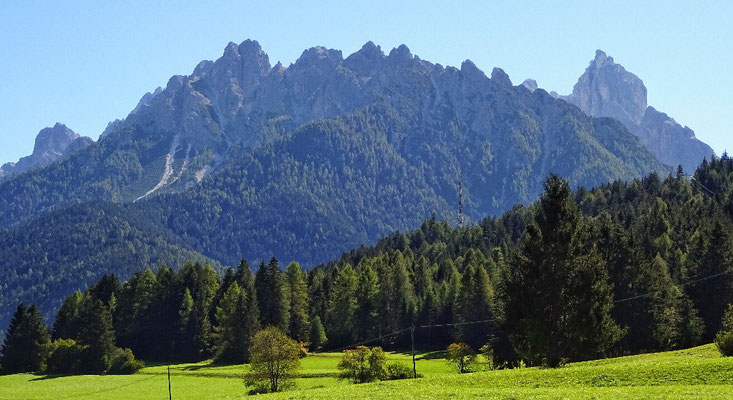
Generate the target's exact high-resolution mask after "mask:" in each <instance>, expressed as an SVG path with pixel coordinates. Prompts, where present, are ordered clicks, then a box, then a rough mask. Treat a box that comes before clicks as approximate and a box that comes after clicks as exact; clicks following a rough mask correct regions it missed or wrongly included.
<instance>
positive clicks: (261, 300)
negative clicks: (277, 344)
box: [255, 257, 290, 332]
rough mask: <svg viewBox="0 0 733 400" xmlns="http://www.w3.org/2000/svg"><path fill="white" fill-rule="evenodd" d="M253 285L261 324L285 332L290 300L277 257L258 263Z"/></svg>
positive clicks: (287, 325)
mask: <svg viewBox="0 0 733 400" xmlns="http://www.w3.org/2000/svg"><path fill="white" fill-rule="evenodd" d="M255 286H256V288H257V303H258V304H259V307H260V323H261V324H262V326H263V327H267V326H274V327H276V328H278V329H280V330H281V331H282V332H287V330H288V327H289V326H290V300H289V299H288V292H287V289H286V287H285V279H284V277H283V273H282V271H280V265H279V263H278V261H277V258H275V257H272V258H271V259H270V262H269V263H267V265H265V263H264V262H262V263H261V264H260V267H259V269H258V270H257V275H256V276H255Z"/></svg>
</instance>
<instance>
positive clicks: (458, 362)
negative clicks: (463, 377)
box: [448, 343, 476, 374]
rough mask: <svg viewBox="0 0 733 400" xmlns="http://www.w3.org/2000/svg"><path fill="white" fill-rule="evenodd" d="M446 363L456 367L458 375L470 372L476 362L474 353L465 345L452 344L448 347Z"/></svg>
mask: <svg viewBox="0 0 733 400" xmlns="http://www.w3.org/2000/svg"><path fill="white" fill-rule="evenodd" d="M448 361H449V362H451V363H453V364H454V365H455V366H456V368H457V369H458V372H459V373H461V374H465V373H467V372H471V367H472V366H473V364H474V363H475V362H476V352H475V351H473V349H472V348H471V346H469V345H467V344H465V343H452V344H451V345H450V346H448Z"/></svg>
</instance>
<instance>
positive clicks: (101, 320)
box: [78, 295, 115, 373]
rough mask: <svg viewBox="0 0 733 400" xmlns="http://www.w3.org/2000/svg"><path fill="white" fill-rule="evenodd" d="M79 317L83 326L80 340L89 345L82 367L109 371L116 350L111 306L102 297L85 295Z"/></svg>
mask: <svg viewBox="0 0 733 400" xmlns="http://www.w3.org/2000/svg"><path fill="white" fill-rule="evenodd" d="M110 298H111V297H110ZM79 319H80V321H81V326H82V328H81V331H80V332H79V338H78V342H79V344H81V345H84V346H87V348H86V350H85V356H84V362H83V363H82V369H84V370H86V371H87V372H94V373H105V372H107V370H109V367H110V365H111V363H112V352H113V351H114V350H115V332H114V326H113V325H112V313H111V312H110V310H109V307H108V306H107V305H105V304H104V303H102V300H101V299H100V298H93V297H91V296H89V295H85V296H84V300H83V301H82V305H81V309H80V312H79Z"/></svg>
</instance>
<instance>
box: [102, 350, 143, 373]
mask: <svg viewBox="0 0 733 400" xmlns="http://www.w3.org/2000/svg"><path fill="white" fill-rule="evenodd" d="M144 366H145V364H143V362H142V361H140V360H136V359H135V355H133V354H132V350H130V349H115V351H114V352H113V353H112V362H111V364H110V367H109V373H110V374H115V375H129V374H134V373H135V372H137V371H139V370H140V368H142V367H144Z"/></svg>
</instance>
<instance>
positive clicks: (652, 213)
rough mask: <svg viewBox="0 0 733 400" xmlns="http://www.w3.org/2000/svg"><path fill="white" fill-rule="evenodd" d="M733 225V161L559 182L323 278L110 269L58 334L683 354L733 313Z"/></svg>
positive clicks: (553, 356)
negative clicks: (597, 181)
mask: <svg viewBox="0 0 733 400" xmlns="http://www.w3.org/2000/svg"><path fill="white" fill-rule="evenodd" d="M732 221H733V160H732V159H731V158H729V157H728V156H727V155H725V154H724V155H723V156H722V157H721V158H719V159H717V158H716V159H713V160H712V161H710V162H707V161H705V162H704V163H703V164H702V165H701V166H700V168H699V169H698V170H697V171H696V172H695V174H694V176H693V177H692V178H691V179H688V178H687V177H685V175H684V174H683V172H682V170H681V169H680V170H678V173H677V174H676V175H675V176H669V177H667V178H664V179H662V178H660V177H659V176H658V175H657V174H654V173H653V174H651V175H649V176H647V177H646V178H644V179H641V180H633V181H630V182H614V183H611V184H607V185H603V186H600V187H598V188H595V189H592V190H586V189H579V190H577V191H575V192H571V190H570V187H569V185H568V183H567V181H565V180H563V179H561V178H559V177H557V176H555V175H551V176H549V177H548V178H547V180H546V181H545V185H544V193H543V194H542V196H541V197H540V199H539V200H538V201H537V202H536V203H534V204H533V205H531V206H530V207H523V206H516V207H515V208H514V209H512V210H511V211H509V212H507V213H505V214H503V215H502V216H500V217H496V218H487V219H485V220H483V221H481V222H480V223H478V224H476V225H474V226H469V227H457V228H452V227H451V226H450V225H449V224H448V223H446V222H442V221H439V220H438V219H437V217H432V218H430V219H428V220H427V221H425V222H424V223H423V224H422V226H421V227H420V228H418V229H416V230H415V231H413V232H411V233H395V234H392V235H390V236H387V237H385V238H383V239H381V240H380V241H379V243H378V244H376V245H375V246H372V247H362V248H359V249H355V250H353V251H351V252H348V253H346V254H344V255H342V256H341V257H340V258H339V259H338V260H335V261H333V262H330V263H328V264H326V265H322V266H319V267H316V268H315V269H313V270H311V271H304V270H302V269H301V268H300V266H299V265H298V264H297V263H295V262H292V263H290V264H288V265H287V267H286V268H284V270H283V269H282V268H281V267H283V266H284V265H282V264H280V263H279V262H278V260H277V259H275V258H274V257H273V258H272V259H270V260H269V262H265V261H262V262H260V263H259V265H258V266H257V267H256V268H255V269H254V271H253V269H252V268H250V265H249V264H248V263H247V261H242V262H241V263H240V264H239V266H238V268H237V269H228V270H226V271H224V273H223V275H219V274H217V272H216V271H215V270H214V269H213V268H212V267H210V266H206V265H202V264H200V263H195V262H188V263H186V264H184V265H183V266H182V267H181V268H180V270H178V271H174V270H172V269H170V268H168V267H165V266H163V267H161V268H160V269H158V271H157V272H153V271H151V270H145V271H141V272H138V273H136V274H135V275H134V276H133V277H132V278H131V279H130V280H128V281H127V282H124V283H121V282H119V281H118V280H117V278H115V277H114V276H113V275H108V276H105V277H104V278H102V279H101V280H100V281H98V282H97V283H96V284H94V285H93V286H92V287H90V288H89V289H88V290H87V291H86V292H84V293H81V292H78V291H77V292H74V293H73V294H71V295H70V296H69V297H67V298H66V300H65V301H64V303H63V306H62V307H61V309H60V310H59V312H58V315H57V316H56V320H55V322H54V324H53V327H52V329H51V332H50V336H51V337H52V338H53V339H56V340H61V339H71V340H73V341H74V343H76V344H77V345H79V346H89V347H94V346H95V340H97V339H98V338H96V337H94V336H90V335H89V329H88V327H89V326H98V327H103V328H104V329H102V331H103V332H104V336H105V337H107V338H113V339H108V340H107V344H106V345H105V346H106V347H105V348H106V349H108V350H109V351H110V352H112V351H118V352H119V351H121V350H120V349H118V347H119V348H129V349H131V350H132V352H133V353H134V354H135V355H136V356H137V357H139V358H142V359H145V360H181V361H184V360H185V361H195V360H202V359H206V358H209V357H215V358H216V359H217V360H219V361H221V362H242V361H246V360H247V358H248V354H247V348H248V343H249V341H250V339H251V337H252V335H253V334H254V332H256V331H257V330H258V329H259V328H260V327H265V326H276V327H278V328H280V329H281V330H282V331H284V332H286V333H287V334H288V335H289V336H291V337H292V338H294V339H296V340H299V341H302V342H306V343H309V344H310V346H311V350H318V349H340V348H342V347H346V346H350V345H353V344H354V343H357V342H361V341H365V340H369V339H372V338H376V337H382V339H380V341H381V344H382V345H383V346H387V347H391V348H397V347H403V346H407V345H409V330H408V331H407V334H397V335H392V334H391V333H392V332H396V331H401V330H404V329H405V328H409V327H412V326H418V327H419V328H418V329H417V330H416V332H415V339H416V343H417V344H418V345H419V346H421V347H440V348H445V346H447V345H448V344H449V343H451V342H454V341H461V342H465V343H468V344H469V345H471V346H474V347H475V348H478V347H480V346H482V345H484V344H487V343H488V344H490V345H491V346H492V347H493V349H494V357H495V358H496V359H497V361H499V362H501V361H509V362H511V361H515V360H519V359H521V360H523V361H524V362H526V363H527V364H529V365H542V364H544V365H550V366H555V365H559V364H560V363H562V362H563V361H565V360H583V359H590V358H593V357H599V356H604V355H617V354H633V353H641V352H648V351H656V350H667V349H675V348H683V347H688V346H693V345H696V344H700V343H705V342H710V341H712V339H713V337H714V336H715V334H716V332H718V331H719V329H720V325H721V319H722V317H723V314H724V311H725V309H726V307H727V306H728V305H729V304H730V303H733V238H732V237H731V236H732V235H731V222H732ZM23 312H24V313H26V314H29V312H28V311H23ZM35 313H37V311H35ZM23 315H25V314H23ZM26 319H27V320H33V321H36V322H35V323H34V324H32V325H33V326H42V325H43V324H42V323H41V324H39V323H38V321H39V318H38V317H33V318H30V317H28V318H26ZM471 321H485V322H482V323H480V324H471V325H461V323H463V322H471ZM451 324H453V325H451ZM456 324H457V325H456ZM17 325H18V322H17V321H14V323H11V328H10V330H9V334H8V339H7V340H6V343H5V345H4V347H3V352H4V357H6V356H5V354H7V352H8V340H10V339H11V338H13V337H15V335H14V332H13V327H14V326H17ZM428 325H431V327H423V326H428ZM432 325H451V326H432ZM44 329H45V328H43V327H41V328H38V329H36V331H43V330H44ZM38 335H39V337H43V336H44V334H43V332H41V333H39V334H38ZM45 335H48V333H46V334H45ZM110 340H112V341H113V343H114V344H111V343H109V341H110ZM108 359H110V360H111V359H113V357H111V356H110V357H108ZM128 361H129V360H128ZM107 368H108V369H109V368H110V367H109V365H107Z"/></svg>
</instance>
